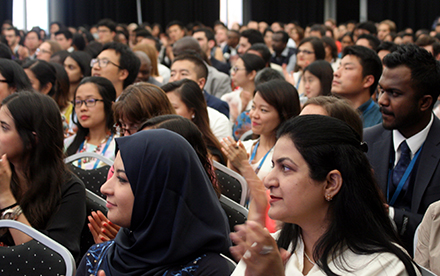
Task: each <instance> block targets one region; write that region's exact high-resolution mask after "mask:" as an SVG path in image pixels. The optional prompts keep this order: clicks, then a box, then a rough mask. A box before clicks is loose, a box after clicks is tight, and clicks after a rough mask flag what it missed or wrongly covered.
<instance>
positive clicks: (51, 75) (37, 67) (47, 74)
mask: <svg viewBox="0 0 440 276" xmlns="http://www.w3.org/2000/svg"><path fill="white" fill-rule="evenodd" d="M23 69H29V70H31V71H32V73H34V75H35V77H36V78H37V80H38V81H39V82H40V90H41V89H42V88H43V87H45V86H46V85H48V84H49V83H50V84H51V86H52V87H51V89H50V90H49V92H48V93H47V95H49V96H51V97H53V96H54V95H55V91H56V89H57V87H56V84H55V83H56V81H57V72H56V70H55V67H54V66H53V65H52V64H50V63H49V62H47V61H45V60H39V59H34V60H30V61H28V62H26V63H25V64H24V65H23ZM40 92H41V91H40Z"/></svg>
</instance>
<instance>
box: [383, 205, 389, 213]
mask: <svg viewBox="0 0 440 276" xmlns="http://www.w3.org/2000/svg"><path fill="white" fill-rule="evenodd" d="M383 205H384V207H385V213H386V214H387V215H388V214H389V213H390V205H388V204H386V203H384V204H383Z"/></svg>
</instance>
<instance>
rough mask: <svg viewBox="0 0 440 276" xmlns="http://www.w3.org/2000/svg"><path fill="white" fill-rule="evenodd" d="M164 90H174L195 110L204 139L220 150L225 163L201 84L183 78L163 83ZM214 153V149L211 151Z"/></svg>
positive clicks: (211, 146) (219, 155) (196, 122)
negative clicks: (211, 123)
mask: <svg viewBox="0 0 440 276" xmlns="http://www.w3.org/2000/svg"><path fill="white" fill-rule="evenodd" d="M161 88H162V90H163V91H165V92H166V93H170V92H173V93H175V94H176V95H178V96H179V97H180V99H181V101H182V102H183V103H184V104H185V105H186V106H187V108H188V109H189V110H193V111H194V118H193V119H192V122H193V123H194V124H196V126H197V127H198V128H199V130H200V131H201V132H202V134H203V139H204V140H205V142H206V145H207V146H208V148H215V149H217V152H218V155H217V154H216V155H217V156H218V157H219V159H220V160H223V161H222V162H221V163H223V164H225V160H226V157H225V156H224V154H223V152H222V151H221V149H222V146H221V144H220V142H219V141H218V139H217V138H216V137H215V135H214V133H212V130H211V128H210V126H209V117H208V111H207V105H206V100H205V97H204V95H203V92H202V90H201V89H200V87H199V85H198V84H197V83H196V82H195V81H193V80H190V79H182V80H179V81H174V82H169V83H167V84H165V85H163V86H162V87H161ZM211 153H212V154H214V152H213V151H211Z"/></svg>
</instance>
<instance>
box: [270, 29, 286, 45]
mask: <svg viewBox="0 0 440 276" xmlns="http://www.w3.org/2000/svg"><path fill="white" fill-rule="evenodd" d="M273 34H281V41H282V42H283V43H284V44H287V42H288V41H289V35H288V34H287V33H286V32H285V31H277V32H275V33H273Z"/></svg>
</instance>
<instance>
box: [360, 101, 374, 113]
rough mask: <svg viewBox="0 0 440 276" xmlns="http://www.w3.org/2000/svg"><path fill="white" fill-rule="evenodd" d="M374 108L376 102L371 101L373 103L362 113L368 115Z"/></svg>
mask: <svg viewBox="0 0 440 276" xmlns="http://www.w3.org/2000/svg"><path fill="white" fill-rule="evenodd" d="M373 106H374V101H371V103H370V104H369V105H368V107H367V109H365V111H364V112H362V113H363V114H365V113H367V112H368V111H369V110H370V109H372V108H373Z"/></svg>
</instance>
